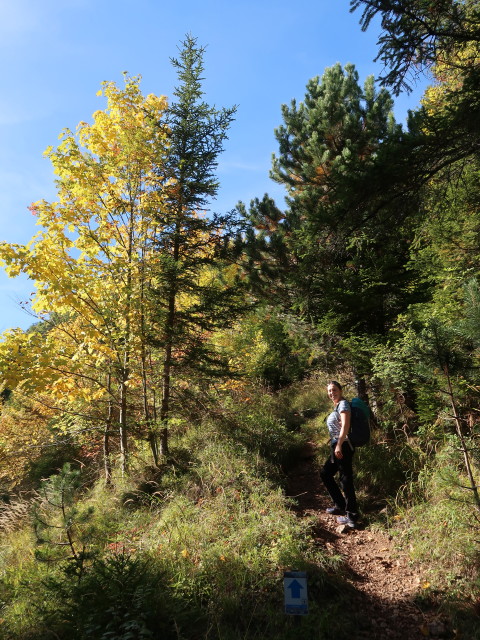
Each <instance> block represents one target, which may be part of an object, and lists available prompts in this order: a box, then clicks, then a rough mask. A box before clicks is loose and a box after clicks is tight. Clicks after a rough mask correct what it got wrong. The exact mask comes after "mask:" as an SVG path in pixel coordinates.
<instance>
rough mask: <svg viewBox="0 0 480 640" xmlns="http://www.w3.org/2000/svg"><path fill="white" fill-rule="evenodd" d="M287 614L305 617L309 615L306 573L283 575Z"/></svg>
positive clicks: (288, 572)
mask: <svg viewBox="0 0 480 640" xmlns="http://www.w3.org/2000/svg"><path fill="white" fill-rule="evenodd" d="M283 589H284V593H285V613H288V614H290V615H294V616H303V615H305V614H307V613H308V592H307V573H306V571H285V572H284V574H283Z"/></svg>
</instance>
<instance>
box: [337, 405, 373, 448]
mask: <svg viewBox="0 0 480 640" xmlns="http://www.w3.org/2000/svg"><path fill="white" fill-rule="evenodd" d="M349 405H350V431H349V432H348V440H349V441H350V443H351V444H352V445H353V446H354V447H362V446H363V445H364V444H368V443H369V442H370V408H369V407H368V405H366V404H365V402H364V401H363V400H362V399H361V398H352V400H351V402H349ZM335 411H337V412H338V405H337V406H336V407H335Z"/></svg>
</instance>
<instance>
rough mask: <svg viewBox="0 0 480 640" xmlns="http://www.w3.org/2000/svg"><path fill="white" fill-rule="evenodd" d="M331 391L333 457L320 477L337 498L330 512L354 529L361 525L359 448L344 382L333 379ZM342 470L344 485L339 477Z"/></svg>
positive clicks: (324, 466)
mask: <svg viewBox="0 0 480 640" xmlns="http://www.w3.org/2000/svg"><path fill="white" fill-rule="evenodd" d="M327 393H328V397H329V398H330V400H331V401H332V402H333V406H334V410H333V411H332V412H331V413H330V414H329V415H328V417H327V427H328V431H329V433H330V456H329V458H328V460H327V461H326V462H325V464H324V465H323V467H322V469H321V470H320V477H321V478H322V480H323V483H324V485H325V487H326V489H327V491H328V493H329V494H330V497H331V498H332V500H333V507H329V508H328V509H327V513H329V514H331V515H336V516H339V517H338V518H337V521H338V522H339V523H340V524H343V525H347V526H348V527H351V528H352V529H353V528H355V527H356V526H357V520H358V510H357V498H356V496H355V487H354V485H353V468H352V460H353V454H354V452H355V447H354V446H353V445H352V444H351V442H350V441H349V440H348V432H349V430H350V416H351V409H350V404H349V403H348V401H347V400H345V398H344V397H343V394H342V385H341V384H340V383H339V382H337V381H336V380H332V381H331V382H329V383H328V385H327ZM337 472H338V473H339V480H340V486H341V490H340V487H339V486H338V484H337V482H336V480H335V474H336V473H337Z"/></svg>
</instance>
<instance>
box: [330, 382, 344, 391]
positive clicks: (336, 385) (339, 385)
mask: <svg viewBox="0 0 480 640" xmlns="http://www.w3.org/2000/svg"><path fill="white" fill-rule="evenodd" d="M331 384H333V385H334V386H335V387H337V388H338V389H340V391H342V385H341V384H340V383H339V382H337V381H336V380H330V382H329V383H328V384H327V387H329V386H330V385H331Z"/></svg>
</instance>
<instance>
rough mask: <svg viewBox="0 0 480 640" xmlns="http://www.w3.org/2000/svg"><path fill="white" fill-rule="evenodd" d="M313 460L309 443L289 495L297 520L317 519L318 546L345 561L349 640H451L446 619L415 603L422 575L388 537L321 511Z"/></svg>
mask: <svg viewBox="0 0 480 640" xmlns="http://www.w3.org/2000/svg"><path fill="white" fill-rule="evenodd" d="M315 458H316V450H315V445H314V443H308V444H307V445H306V447H305V449H304V451H303V452H302V454H301V456H300V459H299V462H298V464H297V465H296V467H295V468H293V469H292V470H291V471H290V473H289V489H288V494H289V495H290V496H291V497H294V498H295V503H296V506H295V511H296V512H297V514H298V516H299V517H304V516H313V517H314V518H316V519H317V522H318V526H316V527H315V530H314V535H315V538H316V541H317V543H318V544H323V545H324V546H325V547H326V549H327V550H328V551H329V552H330V553H332V554H335V555H341V556H342V558H343V559H344V563H345V571H346V575H347V580H348V582H349V583H350V585H351V586H352V587H353V590H352V591H353V594H354V595H353V597H352V613H353V614H354V615H355V618H356V619H357V620H358V627H357V632H356V634H355V636H354V637H353V638H352V640H367V638H368V639H369V640H377V639H378V640H380V639H381V640H397V639H398V640H416V639H417V638H423V639H425V638H432V639H433V638H455V637H456V635H455V633H454V632H453V631H452V628H451V625H450V624H449V621H448V620H447V619H446V618H444V617H442V616H441V615H440V614H439V613H438V612H436V611H432V610H429V611H427V612H422V611H421V610H420V608H419V607H418V606H417V605H416V604H415V596H416V595H417V594H419V593H420V592H421V591H422V584H423V580H422V577H421V575H419V572H418V569H417V570H416V569H415V567H412V566H411V564H410V561H409V558H408V556H407V555H405V554H403V553H400V552H399V551H398V550H397V549H395V547H394V544H393V542H392V540H391V539H390V537H389V536H388V535H386V534H384V533H379V532H377V531H372V530H370V529H369V527H368V525H364V526H362V527H361V528H359V529H355V530H352V529H346V528H342V527H340V526H339V525H338V523H337V521H336V518H335V517H334V516H330V515H328V514H326V513H325V509H326V507H329V506H331V501H330V498H329V496H328V494H327V493H326V491H325V489H324V487H323V484H322V481H321V480H320V478H319V475H318V465H317V464H316V463H315ZM350 637H351V636H350Z"/></svg>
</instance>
